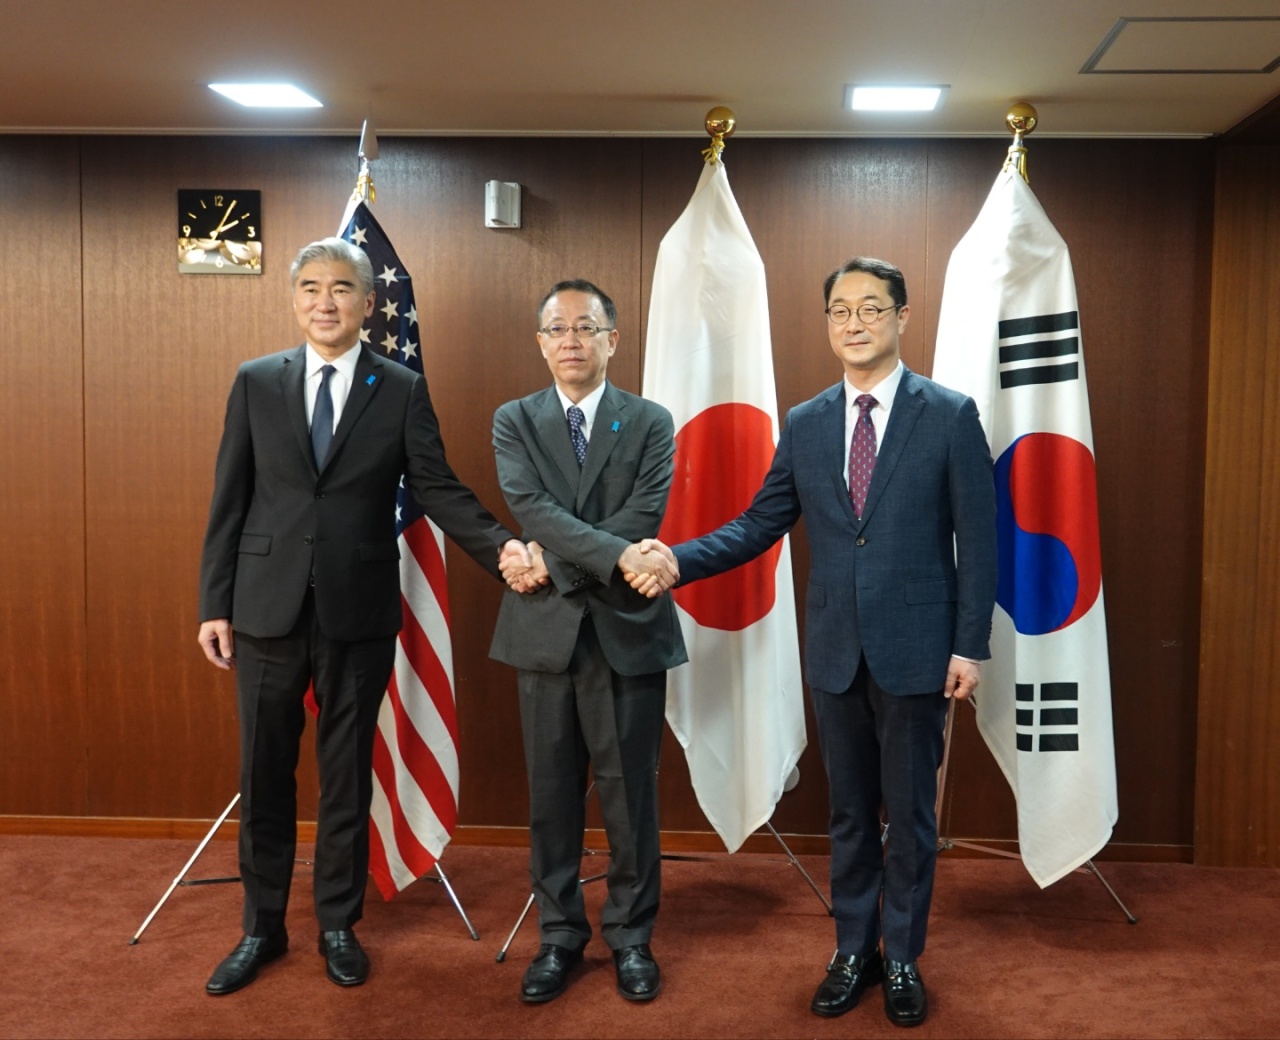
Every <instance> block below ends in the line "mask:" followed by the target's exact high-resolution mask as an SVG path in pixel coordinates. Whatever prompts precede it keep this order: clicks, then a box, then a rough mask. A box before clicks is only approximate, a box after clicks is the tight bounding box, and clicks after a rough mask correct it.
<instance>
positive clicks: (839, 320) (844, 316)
mask: <svg viewBox="0 0 1280 1040" xmlns="http://www.w3.org/2000/svg"><path fill="white" fill-rule="evenodd" d="M901 306H902V304H900V303H895V304H893V305H891V306H889V307H877V306H876V305H875V304H874V303H864V304H862V306H860V307H858V308H856V309H851V308H849V307H846V306H845V305H844V304H843V303H836V304H832V305H831V306H830V307H828V308H827V320H828V321H830V322H831V324H832V325H843V324H844V323H845V322H846V321H848V320H849V318H850V317H851V316H852V315H854V314H856V315H857V316H858V320H859V321H860V322H862V324H863V325H874V324H875V323H876V322H878V321H879V320H880V317H881V315H883V314H884V313H885V312H886V311H896V310H898V309H899V308H900V307H901Z"/></svg>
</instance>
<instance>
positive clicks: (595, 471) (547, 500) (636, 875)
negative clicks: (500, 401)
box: [490, 280, 686, 1003]
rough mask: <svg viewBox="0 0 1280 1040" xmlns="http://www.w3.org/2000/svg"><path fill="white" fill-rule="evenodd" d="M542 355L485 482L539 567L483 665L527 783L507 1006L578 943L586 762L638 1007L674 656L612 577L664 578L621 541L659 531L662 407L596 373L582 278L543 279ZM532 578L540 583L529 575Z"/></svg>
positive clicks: (553, 977) (539, 996)
mask: <svg viewBox="0 0 1280 1040" xmlns="http://www.w3.org/2000/svg"><path fill="white" fill-rule="evenodd" d="M538 325H539V329H538V345H539V347H540V348H541V350H542V356H543V357H544V358H545V359H546V361H547V365H548V367H549V368H550V369H551V374H552V377H553V379H554V385H553V386H550V387H547V388H545V389H543V390H539V391H538V392H537V393H535V394H531V395H529V396H528V397H525V398H522V399H520V400H518V401H510V402H508V403H507V404H504V405H503V406H502V407H501V408H499V409H498V411H497V414H496V415H495V416H494V419H493V443H494V448H495V450H496V452H497V464H498V480H499V483H500V484H501V485H502V493H503V495H504V496H505V498H506V500H507V505H509V506H510V507H511V512H512V514H513V515H514V516H515V518H516V519H517V520H518V521H519V523H520V525H521V527H522V528H523V530H524V537H526V538H528V539H530V547H531V548H533V547H534V546H535V543H538V544H540V545H541V547H542V557H541V560H542V565H541V567H540V568H539V570H538V571H537V575H536V577H535V576H534V575H531V576H530V578H529V581H528V583H527V584H522V583H521V580H520V578H519V576H516V575H512V576H509V584H511V585H512V586H513V588H516V589H520V588H522V587H523V588H527V589H532V591H530V592H528V594H526V595H518V594H517V593H516V592H508V593H507V595H506V596H505V597H504V599H503V602H502V607H501V610H500V612H499V614H498V624H497V628H496V630H495V632H494V637H493V647H492V650H491V651H490V653H491V655H492V656H493V657H494V658H496V659H497V660H499V661H505V662H506V663H507V664H511V665H514V666H515V667H516V668H517V669H519V688H520V719H521V725H522V729H523V731H524V748H525V765H526V768H527V770H528V774H529V802H530V828H529V830H530V868H529V869H530V874H531V876H532V878H533V889H534V892H535V894H536V896H537V900H538V921H539V926H540V928H541V933H542V945H541V948H540V949H539V950H538V954H537V956H536V957H535V958H534V960H533V963H532V964H530V965H529V968H528V970H527V971H526V972H525V974H524V978H523V981H522V983H521V998H522V999H523V1000H524V1001H526V1002H527V1003H541V1002H544V1001H548V1000H552V999H554V998H555V997H557V996H559V995H560V993H561V992H562V991H563V990H564V988H565V985H566V983H567V981H568V975H569V971H570V969H572V968H573V966H574V965H575V964H577V963H578V962H579V961H580V960H581V959H582V950H583V947H584V946H585V945H586V944H587V940H588V939H590V938H591V926H590V925H589V924H588V923H587V918H586V914H585V912H584V910H583V905H582V886H581V885H580V884H579V883H578V875H579V868H580V861H581V858H582V836H583V824H584V806H583V799H584V797H585V795H586V790H587V767H588V764H590V767H591V772H592V775H593V776H594V778H595V784H596V791H597V792H598V793H599V796H600V806H601V812H602V813H603V816H604V825H605V831H606V833H607V834H608V836H609V853H610V855H609V872H608V880H607V884H608V888H609V894H608V898H607V899H606V901H605V906H604V911H603V913H602V921H601V925H602V927H601V931H602V934H603V937H604V940H605V942H606V943H608V945H609V947H610V949H611V950H612V951H613V959H614V965H615V970H616V973H617V985H618V992H619V993H620V994H621V995H622V996H623V997H625V998H626V999H628V1000H638V1001H644V1000H652V999H653V998H654V997H655V996H657V993H658V988H659V986H660V984H661V978H660V974H659V971H658V964H657V962H656V961H655V960H654V958H653V954H652V952H651V950H650V948H649V938H650V935H651V934H652V932H653V923H654V919H655V918H656V916H657V913H658V887H659V886H658V870H659V850H658V789H657V768H658V748H659V745H660V744H661V741H662V727H663V718H664V710H665V706H666V688H667V676H666V670H667V669H668V668H672V667H674V666H675V665H678V664H682V663H683V662H684V661H685V660H686V656H685V650H684V639H683V637H682V636H681V634H680V624H679V622H678V621H677V619H676V614H675V608H674V606H673V605H672V603H671V600H670V598H669V597H663V598H661V599H657V600H649V599H646V598H645V597H644V596H641V595H639V594H637V593H636V592H634V591H633V590H632V589H631V588H630V587H629V586H628V585H627V583H626V581H625V580H624V579H623V576H622V574H621V573H620V571H619V568H620V567H625V569H627V570H628V571H632V572H636V571H641V570H643V571H644V572H645V573H650V572H653V573H656V574H657V578H656V579H655V580H657V581H658V583H659V584H660V585H661V586H662V587H666V585H668V584H670V580H671V576H670V574H669V571H668V570H667V565H666V561H665V559H663V557H662V556H661V555H660V554H658V553H651V554H647V555H642V554H640V553H639V551H638V550H637V549H636V548H635V547H634V546H633V545H632V544H631V543H633V542H638V541H640V540H641V539H642V538H648V537H652V536H653V535H655V534H657V532H658V528H659V526H660V525H661V524H662V515H663V513H664V512H665V511H666V507H667V493H668V491H669V490H670V488H671V476H672V466H673V459H674V457H675V442H674V439H673V427H672V421H671V414H670V413H669V412H668V411H667V410H666V409H665V408H663V407H661V406H660V405H657V404H654V403H653V402H651V401H646V400H644V399H643V398H640V397H636V396H635V395H634V394H629V393H626V392H625V391H622V390H619V389H618V388H617V387H615V386H614V385H613V384H612V383H609V382H607V381H606V380H605V370H606V367H607V365H608V362H609V358H610V356H611V355H612V354H613V351H614V348H615V347H616V346H617V342H618V332H617V328H616V325H617V314H616V311H615V309H614V305H613V301H612V300H610V299H609V297H608V296H606V295H605V294H604V293H603V292H601V291H600V290H599V289H598V288H597V287H596V286H594V285H592V284H591V283H590V282H586V281H581V280H575V281H567V282H560V283H559V284H557V285H555V286H554V287H553V288H552V289H551V291H550V292H549V293H547V295H546V296H545V297H543V299H542V302H541V303H540V304H539V305H538ZM539 579H541V580H542V581H543V582H544V584H541V585H538V584H536V582H537V581H538V580H539Z"/></svg>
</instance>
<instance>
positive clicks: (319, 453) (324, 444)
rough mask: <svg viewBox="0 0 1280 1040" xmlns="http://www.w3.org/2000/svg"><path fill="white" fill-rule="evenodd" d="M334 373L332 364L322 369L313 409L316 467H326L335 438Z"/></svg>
mask: <svg viewBox="0 0 1280 1040" xmlns="http://www.w3.org/2000/svg"><path fill="white" fill-rule="evenodd" d="M333 373H334V368H333V366H332V365H325V366H324V368H322V369H320V389H319V390H317V391H316V406H315V407H314V408H313V409H312V410H311V453H312V454H313V455H314V456H315V459H316V469H318V470H319V469H323V468H324V460H325V458H326V457H327V456H328V454H329V443H330V442H331V441H332V440H333V394H332V393H331V392H330V390H329V377H330V376H332V375H333Z"/></svg>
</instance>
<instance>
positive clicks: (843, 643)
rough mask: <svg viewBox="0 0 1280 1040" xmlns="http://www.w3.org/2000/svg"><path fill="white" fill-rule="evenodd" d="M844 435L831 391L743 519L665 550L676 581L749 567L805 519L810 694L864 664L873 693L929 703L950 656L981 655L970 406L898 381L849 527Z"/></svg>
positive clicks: (988, 494)
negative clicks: (672, 556) (862, 499)
mask: <svg viewBox="0 0 1280 1040" xmlns="http://www.w3.org/2000/svg"><path fill="white" fill-rule="evenodd" d="M844 428H845V395H844V383H843V381H842V382H840V383H837V384H836V385H835V386H833V387H831V388H830V389H828V390H824V391H823V392H822V393H820V394H819V395H818V396H817V397H815V398H813V399H812V400H810V401H806V402H805V403H804V404H801V405H798V406H797V407H795V408H793V409H792V410H791V412H790V413H789V414H788V415H787V419H786V425H785V426H784V428H783V431H782V436H781V437H780V438H779V441H778V449H777V452H776V453H775V455H774V459H773V465H772V466H771V468H770V470H769V473H768V475H767V476H766V477H765V481H764V485H763V486H762V487H761V489H760V491H759V492H758V493H757V494H756V497H755V499H754V500H753V501H752V503H751V505H750V507H749V508H748V509H747V510H746V512H744V513H742V514H741V515H740V516H739V517H738V518H737V519H735V520H733V521H731V522H730V523H728V524H726V525H725V526H724V527H721V528H720V529H719V530H717V531H713V532H711V533H710V534H708V535H705V536H704V537H702V538H698V539H696V540H694V541H691V542H686V543H684V544H683V545H680V546H677V547H676V557H677V559H678V560H679V563H680V577H681V580H682V581H693V580H695V579H697V578H703V577H708V576H710V575H712V574H718V573H720V572H721V571H725V570H728V569H729V568H731V567H735V566H737V565H738V564H740V563H743V562H745V561H747V560H749V559H752V558H753V557H755V556H757V555H759V554H760V553H761V552H763V551H764V550H765V549H767V548H768V547H769V546H770V545H772V544H773V543H774V542H776V541H777V540H778V539H779V538H780V537H782V535H784V534H785V533H786V532H787V531H789V530H790V529H791V527H792V525H794V524H795V522H796V521H797V520H798V519H799V518H800V516H801V515H802V514H803V515H804V518H805V529H806V531H807V533H808V537H809V550H810V569H809V586H808V590H807V593H806V596H805V601H806V611H805V619H806V624H805V629H806V631H805V666H806V672H807V673H808V676H807V677H808V680H809V684H810V685H811V686H813V687H814V688H816V689H819V690H825V691H827V692H829V693H841V692H843V691H844V690H846V689H848V688H849V686H850V685H851V683H852V682H853V676H854V673H855V671H856V670H857V667H858V660H859V658H860V656H862V655H865V656H866V660H867V667H868V668H869V669H870V671H871V675H872V677H873V678H874V679H875V681H876V682H877V683H878V684H879V685H880V686H881V688H882V689H884V690H887V691H888V692H890V693H894V694H917V693H933V692H936V691H938V690H940V689H942V686H943V683H944V681H945V679H946V674H947V665H948V663H949V660H950V658H951V655H952V654H958V655H959V656H961V657H968V658H972V659H974V660H982V659H985V658H987V657H989V656H990V653H989V651H988V648H987V642H988V639H989V637H990V633H991V612H992V610H993V608H994V605H995V590H996V523H995V511H996V506H995V487H994V483H993V479H992V464H991V454H990V451H989V449H988V448H987V441H986V436H985V435H984V434H983V432H982V425H981V423H980V422H979V421H978V410H977V407H976V406H975V405H974V403H973V401H972V400H971V399H970V398H968V397H964V396H963V395H961V394H958V393H956V392H954V391H952V390H948V389H946V388H944V387H942V386H939V385H938V384H937V383H934V382H933V381H932V380H929V379H925V378H924V377H922V376H918V375H916V374H915V373H913V372H911V371H904V372H903V375H902V382H901V383H900V384H899V387H898V393H897V396H896V397H895V398H894V401H893V407H892V408H891V410H890V412H889V425H888V428H887V429H886V430H885V433H884V439H883V443H882V444H881V446H880V449H879V452H878V454H877V459H876V468H875V472H874V474H873V476H872V478H871V487H870V490H869V493H868V496H867V502H866V506H865V508H864V509H863V514H862V518H861V520H859V519H858V518H857V517H855V516H854V512H853V507H852V505H851V504H850V502H849V492H848V488H847V486H846V484H845V477H844V473H845V468H846V465H847V460H846V456H845V445H844ZM953 536H954V539H953ZM953 545H954V548H953Z"/></svg>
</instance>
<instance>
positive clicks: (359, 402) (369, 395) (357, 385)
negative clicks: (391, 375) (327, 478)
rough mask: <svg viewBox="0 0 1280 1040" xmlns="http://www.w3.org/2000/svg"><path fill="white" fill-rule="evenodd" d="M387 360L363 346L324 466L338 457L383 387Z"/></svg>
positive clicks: (327, 466) (327, 465)
mask: <svg viewBox="0 0 1280 1040" xmlns="http://www.w3.org/2000/svg"><path fill="white" fill-rule="evenodd" d="M385 364H386V362H385V361H383V360H382V359H381V358H379V357H377V356H375V355H374V353H373V352H372V351H371V350H369V349H368V348H367V347H362V348H361V350H360V355H359V357H357V358H356V371H355V377H354V378H353V379H352V381H351V390H350V391H349V392H348V393H347V403H346V404H344V405H343V406H342V418H341V419H339V420H338V428H337V429H336V430H334V431H333V443H332V444H330V445H329V455H328V457H327V458H326V459H325V460H324V468H325V469H328V468H329V466H330V465H331V464H332V462H333V460H334V459H336V458H337V457H338V453H339V451H340V450H341V449H342V445H343V444H344V443H346V440H347V437H349V436H350V434H351V428H352V427H353V426H355V424H356V423H357V422H359V420H360V416H361V414H362V413H363V412H364V410H365V409H366V408H367V407H368V406H369V402H370V401H372V400H373V397H374V395H375V394H376V393H377V392H378V391H379V390H380V389H381V388H382V374H381V371H380V369H381V368H382V366H383V365H385Z"/></svg>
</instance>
